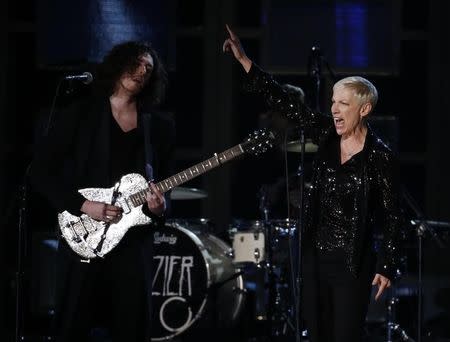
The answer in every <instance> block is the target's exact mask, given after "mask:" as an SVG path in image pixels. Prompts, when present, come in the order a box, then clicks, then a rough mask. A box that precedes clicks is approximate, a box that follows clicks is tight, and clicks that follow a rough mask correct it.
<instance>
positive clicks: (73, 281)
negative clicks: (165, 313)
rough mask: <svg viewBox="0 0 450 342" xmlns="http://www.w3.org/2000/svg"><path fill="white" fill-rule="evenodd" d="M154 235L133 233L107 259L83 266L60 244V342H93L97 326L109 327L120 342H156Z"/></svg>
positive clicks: (58, 290) (58, 291) (139, 232)
mask: <svg viewBox="0 0 450 342" xmlns="http://www.w3.org/2000/svg"><path fill="white" fill-rule="evenodd" d="M145 229H147V232H145V231H144V230H145ZM139 230H140V231H139ZM148 232H149V230H148V228H147V227H135V228H131V230H130V231H128V233H127V235H125V237H124V239H123V240H122V241H121V242H120V243H119V245H118V246H116V248H115V249H114V250H112V251H111V252H110V253H109V254H107V255H106V257H105V259H95V260H93V261H91V262H90V263H82V262H80V261H79V260H80V258H79V257H76V256H75V254H74V252H72V251H71V250H70V248H69V247H68V246H67V245H66V244H65V243H64V242H62V241H61V242H60V248H59V250H58V257H59V260H58V264H57V275H56V277H57V293H56V295H57V298H56V301H57V308H56V317H55V318H56V319H55V325H56V326H55V330H56V331H55V334H56V340H57V342H72V341H73V342H75V341H77V342H81V341H89V340H90V338H89V335H90V333H91V329H92V328H94V327H105V328H108V330H109V332H110V335H111V337H112V340H113V341H114V342H130V341H133V342H134V341H149V340H150V300H151V296H150V294H151V278H150V274H151V269H150V266H151V258H152V256H151V235H149V233H148Z"/></svg>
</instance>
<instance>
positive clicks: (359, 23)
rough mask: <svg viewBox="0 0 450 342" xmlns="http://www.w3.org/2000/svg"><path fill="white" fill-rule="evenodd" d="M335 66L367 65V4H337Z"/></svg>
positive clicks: (359, 66)
mask: <svg viewBox="0 0 450 342" xmlns="http://www.w3.org/2000/svg"><path fill="white" fill-rule="evenodd" d="M335 18H336V19H335V20H336V22H335V23H336V66H352V67H356V68H361V67H367V66H368V65H369V58H368V55H369V51H368V8H367V4H354V3H337V4H336V7H335Z"/></svg>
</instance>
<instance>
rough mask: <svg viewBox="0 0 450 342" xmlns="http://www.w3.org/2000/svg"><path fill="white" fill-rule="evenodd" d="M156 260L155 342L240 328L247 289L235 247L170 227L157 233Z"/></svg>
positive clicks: (152, 329)
mask: <svg viewBox="0 0 450 342" xmlns="http://www.w3.org/2000/svg"><path fill="white" fill-rule="evenodd" d="M153 259H154V260H153V261H154V265H153V286H152V321H151V326H152V328H151V331H152V341H161V340H168V339H171V338H173V337H175V336H178V335H180V334H183V335H184V334H190V333H192V334H194V335H195V333H196V331H200V332H205V331H207V329H214V331H220V330H223V331H227V330H229V329H230V328H232V327H234V326H235V324H236V323H237V321H238V318H239V316H240V313H241V311H242V307H243V300H244V283H243V278H242V276H241V274H240V273H239V272H238V270H236V268H235V267H234V265H233V263H232V253H231V248H230V246H228V245H227V244H226V243H225V242H223V241H222V240H220V239H219V238H217V237H215V236H213V235H211V234H209V233H194V232H192V231H191V230H189V229H188V228H187V227H184V226H182V225H181V224H180V223H179V222H177V221H174V222H168V223H167V224H166V226H165V227H163V228H160V229H156V230H155V231H154V233H153Z"/></svg>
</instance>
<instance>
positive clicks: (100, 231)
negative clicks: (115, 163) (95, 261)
mask: <svg viewBox="0 0 450 342" xmlns="http://www.w3.org/2000/svg"><path fill="white" fill-rule="evenodd" d="M147 188H148V186H147V181H146V180H145V178H144V177H142V176H141V175H139V174H128V175H125V176H123V177H122V178H121V179H120V181H119V182H118V183H117V184H116V186H114V187H112V188H107V189H102V188H87V189H82V190H79V193H81V194H82V195H83V196H84V197H85V198H86V199H88V200H90V201H97V202H103V203H108V204H114V205H116V206H118V207H121V208H122V209H123V215H122V218H121V220H120V221H119V222H117V223H111V224H109V223H106V222H102V221H97V220H94V219H92V218H90V217H89V216H87V215H85V214H83V215H81V216H75V215H72V214H71V213H69V212H68V211H64V212H62V213H60V214H59V215H58V223H59V227H60V230H61V233H62V236H63V238H64V239H65V240H66V242H67V243H68V244H69V246H70V248H71V249H72V250H73V251H74V252H76V253H77V254H78V255H80V256H81V257H83V258H86V259H92V258H97V257H104V256H105V255H106V254H107V253H109V252H110V251H111V250H112V249H113V248H114V247H115V246H117V244H118V243H119V242H120V240H122V238H123V236H124V235H125V233H126V232H127V231H128V229H130V228H131V227H133V226H140V225H145V224H149V223H151V219H150V218H149V217H147V216H146V215H144V214H143V213H142V204H141V205H138V206H134V205H133V204H132V203H130V200H129V196H130V195H133V194H135V193H137V192H139V191H142V190H145V189H147ZM115 194H116V196H115ZM114 197H116V198H115V200H114Z"/></svg>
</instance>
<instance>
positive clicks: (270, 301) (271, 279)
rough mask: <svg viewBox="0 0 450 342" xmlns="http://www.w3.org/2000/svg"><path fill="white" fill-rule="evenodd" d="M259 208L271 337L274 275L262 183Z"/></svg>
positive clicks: (270, 233)
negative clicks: (265, 257) (261, 219)
mask: <svg viewBox="0 0 450 342" xmlns="http://www.w3.org/2000/svg"><path fill="white" fill-rule="evenodd" d="M259 210H260V211H261V213H262V216H263V227H262V228H263V232H264V237H265V241H264V244H265V246H266V253H267V260H266V267H267V269H268V275H267V278H268V282H269V298H268V308H267V324H268V325H267V331H268V335H269V337H270V338H271V337H272V328H273V318H274V317H273V315H274V312H275V310H274V307H273V305H274V301H275V285H276V284H275V275H274V272H273V267H274V265H273V248H272V227H271V225H270V222H269V209H268V205H267V188H266V187H265V186H264V185H263V186H261V189H260V191H259Z"/></svg>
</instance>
